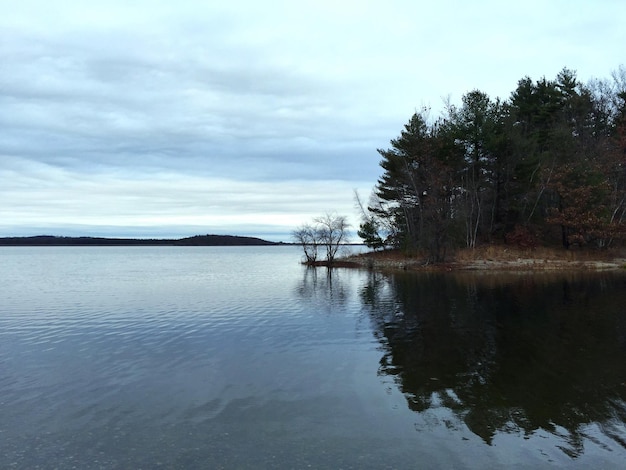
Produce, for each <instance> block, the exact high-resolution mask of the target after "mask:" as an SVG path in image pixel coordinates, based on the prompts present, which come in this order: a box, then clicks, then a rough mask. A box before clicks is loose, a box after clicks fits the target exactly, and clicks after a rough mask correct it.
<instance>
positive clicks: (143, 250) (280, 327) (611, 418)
mask: <svg viewBox="0 0 626 470" xmlns="http://www.w3.org/2000/svg"><path fill="white" fill-rule="evenodd" d="M300 256H301V254H300V252H299V250H298V249H297V248H296V247H289V246H287V247H232V248H227V247H133V248H128V247H106V248H97V247H83V248H77V247H59V248H56V247H49V248H32V249H31V248H28V249H26V248H24V249H19V248H6V249H0V260H1V261H2V262H1V263H0V468H2V469H4V468H17V469H29V470H31V469H36V468H81V469H88V468H100V469H101V468H106V469H109V468H158V467H161V468H184V469H189V468H202V469H204V468H254V469H256V468H308V467H311V468H333V469H334V468H358V469H363V468H372V469H379V468H427V469H430V468H479V469H483V468H504V467H506V468H511V467H515V468H542V467H545V466H546V465H550V466H551V467H554V466H558V467H561V468H568V469H569V468H579V469H583V468H584V469H586V468H589V467H594V468H597V467H603V468H620V467H621V466H622V465H623V461H624V459H626V444H625V442H626V429H625V423H626V416H625V414H626V412H625V405H624V403H625V401H626V396H625V393H626V385H625V383H626V369H625V367H626V365H625V361H624V357H625V354H624V353H625V352H626V317H625V315H626V314H625V312H624V309H623V306H624V305H626V297H625V296H626V289H625V287H626V284H625V283H624V281H625V280H626V273H621V274H620V273H614V274H612V275H609V274H606V275H605V274H602V275H597V276H572V277H568V278H565V277H563V276H560V277H550V276H542V275H539V274H534V275H532V276H531V275H528V276H524V275H517V276H515V275H511V276H510V277H508V278H507V277H502V276H498V277H494V276H487V275H480V274H475V273H474V274H468V275H464V276H452V275H451V273H448V274H447V275H445V276H438V275H382V274H376V273H371V272H368V271H361V270H341V269H337V270H331V271H328V270H326V269H307V268H305V267H303V266H301V265H300V264H299V259H300Z"/></svg>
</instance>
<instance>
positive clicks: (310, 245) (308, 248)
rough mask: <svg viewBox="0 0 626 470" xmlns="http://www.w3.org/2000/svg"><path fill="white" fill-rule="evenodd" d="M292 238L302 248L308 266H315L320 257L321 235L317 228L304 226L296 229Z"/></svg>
mask: <svg viewBox="0 0 626 470" xmlns="http://www.w3.org/2000/svg"><path fill="white" fill-rule="evenodd" d="M291 236H292V237H293V239H294V241H295V242H296V243H297V244H298V245H300V246H301V247H302V250H303V251H304V256H305V258H306V264H315V263H316V262H317V256H318V246H319V243H320V241H319V233H318V229H317V227H313V226H312V225H310V224H304V225H301V226H300V227H298V228H297V229H295V230H294V231H293V232H292V234H291Z"/></svg>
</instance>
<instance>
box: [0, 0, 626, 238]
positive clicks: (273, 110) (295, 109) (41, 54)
mask: <svg viewBox="0 0 626 470" xmlns="http://www.w3.org/2000/svg"><path fill="white" fill-rule="evenodd" d="M449 3H450V2H447V1H444V2H434V3H431V4H429V5H423V4H419V3H416V2H409V1H399V2H387V3H376V4H370V5H367V6H364V5H362V4H360V3H358V4H357V3H355V2H339V3H338V2H327V1H323V2H319V1H318V2H307V1H305V2H278V3H274V2H272V3H269V4H265V3H263V4H262V3H259V2H253V1H241V2H229V3H226V4H220V5H217V3H215V2H200V1H186V2H170V1H165V0H159V1H147V0H142V1H137V2H132V3H129V2H125V1H121V0H116V1H108V2H88V3H85V2H80V1H76V0H71V1H64V2H48V1H43V0H23V1H20V2H14V4H13V5H11V8H9V9H6V11H4V12H3V15H2V16H1V17H0V44H2V47H0V60H1V62H2V64H3V67H2V68H1V70H0V84H1V86H0V129H2V130H1V131H0V180H1V181H2V185H1V186H0V200H2V205H1V207H0V235H21V234H29V235H33V234H41V233H46V234H48V233H50V234H90V235H92V234H96V235H113V236H116V235H124V236H134V235H136V236H146V237H149V236H153V237H154V236H182V235H193V234H196V233H207V232H209V233H225V232H226V233H228V232H231V233H232V232H234V233H236V234H242V235H246V234H252V235H264V236H266V237H267V238H270V239H285V238H286V237H287V236H288V235H287V234H288V233H289V232H290V230H291V229H292V228H293V227H294V226H296V225H299V224H300V223H302V222H305V221H307V220H308V219H310V218H311V217H312V216H316V215H319V214H320V213H323V212H325V211H333V210H335V211H338V212H340V213H344V214H347V215H349V216H350V217H352V216H353V214H354V213H355V210H354V204H353V189H358V190H359V191H360V193H361V196H362V197H364V198H365V199H366V198H367V196H368V193H369V191H370V189H371V187H372V186H373V185H374V184H375V182H376V179H377V177H378V175H379V174H380V169H379V168H378V161H379V156H378V154H377V153H376V149H377V148H383V147H385V146H386V145H387V144H388V142H389V140H390V139H392V138H395V137H396V136H397V135H398V133H399V132H400V131H401V129H402V125H403V124H404V123H405V122H406V121H407V120H408V118H409V117H410V115H411V114H412V113H413V112H414V111H415V109H416V108H420V107H421V106H422V105H430V106H432V107H433V108H434V110H435V111H436V113H434V114H437V113H438V112H439V110H441V109H442V108H443V99H442V97H445V96H447V95H448V94H451V102H453V103H454V102H459V101H460V97H461V95H462V94H464V93H466V92H468V91H470V90H472V89H475V88H478V89H481V90H483V91H485V92H487V93H488V94H489V95H490V96H492V97H494V98H495V97H496V96H500V97H502V98H507V97H508V95H509V94H510V92H511V91H512V90H513V89H514V87H515V85H516V83H517V80H519V79H520V78H522V77H524V76H525V75H529V76H531V77H532V78H533V79H539V78H541V77H542V76H544V75H545V76H546V77H548V78H552V77H554V76H556V74H557V73H558V71H559V70H560V69H561V68H562V67H564V66H568V67H570V68H572V69H574V70H577V71H578V73H579V77H580V78H581V80H583V81H586V80H588V79H590V78H591V77H594V76H595V77H597V76H600V77H609V76H610V72H611V70H613V69H615V68H617V67H618V66H619V63H615V62H614V61H615V60H617V59H616V58H619V57H620V56H621V52H622V50H621V45H622V44H624V43H626V40H625V38H624V34H625V33H624V29H623V27H622V24H621V23H622V22H621V21H620V20H621V18H623V17H624V14H625V9H626V6H625V5H623V4H622V3H621V2H603V5H602V8H597V5H595V4H591V3H589V2H576V4H575V5H574V4H572V3H571V2H570V3H569V4H568V7H567V8H566V9H565V10H564V9H563V7H562V5H558V4H546V2H543V1H539V0H534V1H530V2H526V3H525V6H524V8H522V9H520V8H518V7H517V6H510V5H506V4H503V3H502V2H495V1H482V2H478V3H477V2H472V3H471V5H470V4H469V3H468V4H467V5H464V4H462V5H459V4H458V2H456V3H454V6H453V7H451V5H450V4H449ZM537 11H541V12H542V14H541V15H538V14H537ZM476 24H480V25H488V26H485V27H482V26H481V27H480V28H477V27H476Z"/></svg>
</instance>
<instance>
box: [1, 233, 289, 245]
mask: <svg viewBox="0 0 626 470" xmlns="http://www.w3.org/2000/svg"><path fill="white" fill-rule="evenodd" d="M281 244H282V243H276V242H270V241H267V240H263V239H261V238H255V237H239V236H234V235H196V236H193V237H187V238H180V239H140V238H104V237H56V236H52V235H37V236H34V237H4V238H0V246H181V245H182V246H261V245H281Z"/></svg>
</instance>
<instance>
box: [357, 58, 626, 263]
mask: <svg viewBox="0 0 626 470" xmlns="http://www.w3.org/2000/svg"><path fill="white" fill-rule="evenodd" d="M625 103H626V71H625V70H624V69H623V68H620V71H619V73H616V74H614V83H612V84H611V83H608V82H599V81H595V82H591V83H590V85H589V86H585V85H583V84H581V83H580V82H579V81H578V80H577V78H576V74H575V73H574V72H573V71H571V70H568V69H563V70H562V71H561V72H560V73H559V74H558V75H557V77H556V79H554V80H547V79H546V78H542V79H540V80H538V81H536V82H533V81H532V80H531V79H530V78H528V77H526V78H523V79H521V80H520V81H519V82H518V84H517V88H516V89H515V90H514V91H513V93H512V94H511V96H510V98H509V99H508V100H507V101H504V102H501V101H500V100H491V99H490V98H489V96H487V94H485V93H483V92H481V91H479V90H474V91H471V92H469V93H467V94H466V95H464V96H463V98H462V104H461V106H459V107H457V106H453V105H448V107H447V110H446V114H445V116H444V117H443V118H440V119H438V120H435V121H434V122H431V121H430V120H429V119H428V113H427V111H426V110H423V111H422V112H420V113H415V114H414V115H413V116H412V117H411V119H410V120H409V122H408V123H407V124H406V125H405V126H404V129H403V130H402V132H401V134H400V136H399V137H398V138H397V139H394V140H391V142H390V143H391V147H390V148H389V149H387V150H378V152H379V153H380V155H381V156H382V160H381V162H380V165H381V167H382V168H383V174H382V176H381V177H380V178H379V180H378V184H377V186H376V196H377V197H378V199H379V201H381V203H380V204H379V205H378V206H377V207H376V208H373V209H372V208H370V209H371V210H372V213H373V214H374V215H375V216H376V217H377V220H381V221H385V222H386V223H388V224H390V225H392V226H393V227H394V230H391V232H392V233H393V238H392V240H391V241H392V242H393V243H394V244H395V245H396V246H398V247H403V248H407V249H420V250H425V251H426V252H427V253H428V256H429V258H430V260H432V261H442V260H443V259H444V257H445V253H446V250H447V248H449V247H452V248H454V247H460V246H467V247H470V248H473V247H475V246H476V245H477V244H480V243H482V242H487V241H494V240H496V241H497V240H507V239H513V238H516V237H510V236H509V237H507V234H508V233H509V232H511V231H513V230H515V231H516V233H520V230H528V229H530V228H531V227H532V232H533V233H536V234H542V233H543V234H548V233H553V234H554V233H555V232H556V231H557V230H558V231H559V232H560V233H561V236H560V237H559V239H558V241H559V242H561V243H562V244H563V246H566V247H569V246H570V245H571V244H572V243H575V244H579V245H584V244H589V243H595V244H596V245H597V246H604V247H605V246H608V245H610V244H611V243H613V242H614V241H615V240H624V238H626V237H625V232H626V229H625V227H624V224H625V223H626V220H625V219H626V144H625V143H624V142H625V137H624V136H625V135H626V111H625V110H626V105H625ZM371 228H372V227H363V226H362V229H363V230H364V231H363V233H364V234H366V233H367V230H368V229H371ZM555 229H557V230H555ZM556 240H557V239H556V238H555V239H550V237H547V238H545V237H544V239H543V240H539V241H540V242H544V243H550V242H551V241H552V242H554V241H556Z"/></svg>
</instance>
